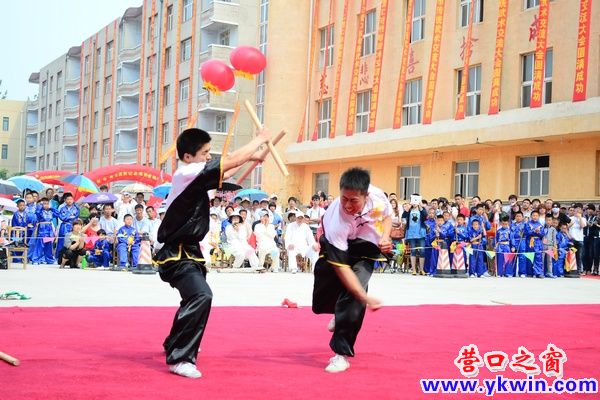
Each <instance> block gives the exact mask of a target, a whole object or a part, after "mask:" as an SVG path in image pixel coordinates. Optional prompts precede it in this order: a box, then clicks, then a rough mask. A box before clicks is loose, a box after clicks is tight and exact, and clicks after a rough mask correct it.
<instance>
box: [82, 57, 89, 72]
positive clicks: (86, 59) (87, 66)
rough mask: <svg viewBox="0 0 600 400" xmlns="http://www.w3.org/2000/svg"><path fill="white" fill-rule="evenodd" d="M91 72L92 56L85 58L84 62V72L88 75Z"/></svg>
mask: <svg viewBox="0 0 600 400" xmlns="http://www.w3.org/2000/svg"><path fill="white" fill-rule="evenodd" d="M89 71H90V56H85V58H84V62H83V72H84V73H86V74H87V73H88V72H89Z"/></svg>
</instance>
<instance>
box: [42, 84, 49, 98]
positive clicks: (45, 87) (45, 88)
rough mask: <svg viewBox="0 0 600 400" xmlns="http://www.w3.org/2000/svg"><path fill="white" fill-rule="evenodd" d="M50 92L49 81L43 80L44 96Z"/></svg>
mask: <svg viewBox="0 0 600 400" xmlns="http://www.w3.org/2000/svg"><path fill="white" fill-rule="evenodd" d="M47 94H48V81H44V82H42V97H45V96H46V95H47Z"/></svg>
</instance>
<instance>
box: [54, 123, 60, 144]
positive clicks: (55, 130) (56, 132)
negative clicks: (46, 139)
mask: <svg viewBox="0 0 600 400" xmlns="http://www.w3.org/2000/svg"><path fill="white" fill-rule="evenodd" d="M59 138H60V126H57V127H55V128H54V141H55V142H58V140H59Z"/></svg>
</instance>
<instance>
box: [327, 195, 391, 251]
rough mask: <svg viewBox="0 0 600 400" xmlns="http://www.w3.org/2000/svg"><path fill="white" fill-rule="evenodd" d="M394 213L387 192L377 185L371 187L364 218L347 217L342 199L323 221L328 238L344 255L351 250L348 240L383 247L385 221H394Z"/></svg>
mask: <svg viewBox="0 0 600 400" xmlns="http://www.w3.org/2000/svg"><path fill="white" fill-rule="evenodd" d="M392 212H393V211H392V205H391V204H390V202H389V200H388V199H387V197H386V196H385V194H384V193H383V191H382V190H381V189H379V188H377V187H375V186H373V185H371V186H369V195H368V197H367V201H366V202H365V206H364V207H363V209H362V211H361V212H360V214H357V215H348V214H346V212H345V211H344V210H343V209H342V207H341V204H340V198H339V197H338V198H336V199H335V200H334V201H333V203H331V204H330V205H329V207H328V208H327V211H326V212H325V216H324V217H323V227H324V231H325V237H326V238H327V240H328V241H329V243H331V244H332V245H333V246H335V247H337V248H338V249H340V250H342V251H346V250H348V240H353V239H363V240H366V241H369V242H371V243H373V244H375V245H379V241H380V240H381V235H382V234H383V220H384V219H385V218H386V217H388V216H389V217H391V215H392Z"/></svg>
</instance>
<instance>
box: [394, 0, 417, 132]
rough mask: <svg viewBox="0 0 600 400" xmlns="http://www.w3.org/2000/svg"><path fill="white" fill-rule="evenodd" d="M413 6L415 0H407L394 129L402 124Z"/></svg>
mask: <svg viewBox="0 0 600 400" xmlns="http://www.w3.org/2000/svg"><path fill="white" fill-rule="evenodd" d="M414 7H415V0H408V7H407V10H406V24H405V26H404V43H403V45H402V61H401V63H400V76H399V77H398V89H397V90H396V107H395V108H394V129H399V128H400V127H401V126H402V104H404V89H405V87H406V70H407V69H408V51H409V50H410V36H411V34H412V18H413V10H414Z"/></svg>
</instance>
